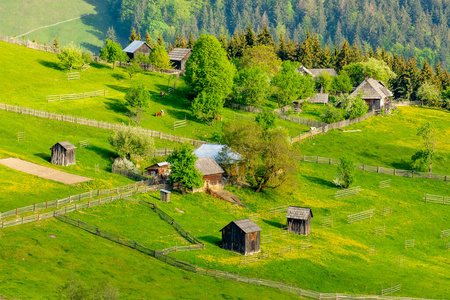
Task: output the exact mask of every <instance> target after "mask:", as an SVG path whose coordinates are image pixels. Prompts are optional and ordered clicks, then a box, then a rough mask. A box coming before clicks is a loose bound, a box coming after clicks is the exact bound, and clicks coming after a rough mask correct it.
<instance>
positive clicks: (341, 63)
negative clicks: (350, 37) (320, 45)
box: [335, 40, 353, 71]
mask: <svg viewBox="0 0 450 300" xmlns="http://www.w3.org/2000/svg"><path fill="white" fill-rule="evenodd" d="M352 55H353V51H352V49H351V47H350V45H349V43H348V41H347V40H345V41H344V43H343V44H342V47H341V50H340V51H339V53H338V55H337V57H336V64H335V65H336V68H337V69H338V70H339V71H340V70H342V69H343V68H344V67H345V66H346V65H348V64H349V63H350V62H351V61H352Z"/></svg>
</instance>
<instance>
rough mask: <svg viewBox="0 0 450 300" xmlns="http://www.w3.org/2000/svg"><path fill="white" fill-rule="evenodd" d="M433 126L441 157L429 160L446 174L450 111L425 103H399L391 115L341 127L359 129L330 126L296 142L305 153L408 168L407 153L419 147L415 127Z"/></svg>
mask: <svg viewBox="0 0 450 300" xmlns="http://www.w3.org/2000/svg"><path fill="white" fill-rule="evenodd" d="M427 121H428V122H431V123H432V124H433V125H434V126H435V127H436V129H437V131H438V135H439V139H440V141H439V144H438V146H437V148H436V153H437V154H439V156H441V157H442V159H440V160H435V162H434V163H433V172H435V173H441V174H450V139H449V138H448V137H449V136H450V112H449V111H445V110H441V109H435V108H426V107H400V108H399V111H397V112H395V111H394V113H393V114H391V115H385V116H375V117H372V118H370V119H368V120H366V121H364V122H361V123H357V124H354V125H351V126H349V127H345V128H343V130H355V129H360V130H361V132H342V131H340V130H331V131H329V132H327V134H323V135H317V136H316V137H315V138H314V139H313V140H304V142H302V144H301V145H300V146H299V147H300V151H301V152H302V153H303V154H305V155H319V156H324V157H331V158H336V159H338V158H340V157H342V156H345V155H347V156H350V157H352V158H353V160H354V161H356V162H360V163H364V164H367V165H372V166H382V167H390V168H397V169H411V167H410V161H411V156H412V155H413V154H414V153H416V152H417V151H418V150H420V149H422V147H423V146H422V141H421V139H420V137H419V136H417V129H418V128H419V127H420V126H421V125H422V124H423V123H425V122H427Z"/></svg>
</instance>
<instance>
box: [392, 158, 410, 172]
mask: <svg viewBox="0 0 450 300" xmlns="http://www.w3.org/2000/svg"><path fill="white" fill-rule="evenodd" d="M391 166H392V167H393V168H395V169H400V170H411V169H412V167H411V162H410V161H406V160H404V159H402V160H401V161H399V162H394V163H391Z"/></svg>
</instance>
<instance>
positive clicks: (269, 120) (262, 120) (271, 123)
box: [255, 110, 277, 130]
mask: <svg viewBox="0 0 450 300" xmlns="http://www.w3.org/2000/svg"><path fill="white" fill-rule="evenodd" d="M276 118H277V117H276V116H275V113H274V112H273V111H269V110H265V111H263V112H261V113H259V114H257V115H256V117H255V122H256V123H258V124H259V125H260V126H261V127H262V129H263V130H269V129H271V128H274V127H275V120H276Z"/></svg>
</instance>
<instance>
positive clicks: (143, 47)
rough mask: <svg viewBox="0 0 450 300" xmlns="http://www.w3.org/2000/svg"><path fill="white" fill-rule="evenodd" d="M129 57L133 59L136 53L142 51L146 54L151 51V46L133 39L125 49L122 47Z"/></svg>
mask: <svg viewBox="0 0 450 300" xmlns="http://www.w3.org/2000/svg"><path fill="white" fill-rule="evenodd" d="M123 52H125V53H126V54H127V55H128V57H129V58H130V59H133V58H134V57H135V56H136V55H137V54H138V53H142V54H144V55H146V56H148V55H150V53H151V52H152V47H150V45H149V44H147V43H146V42H142V41H133V42H132V43H131V44H129V45H128V46H127V47H126V48H125V49H123Z"/></svg>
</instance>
